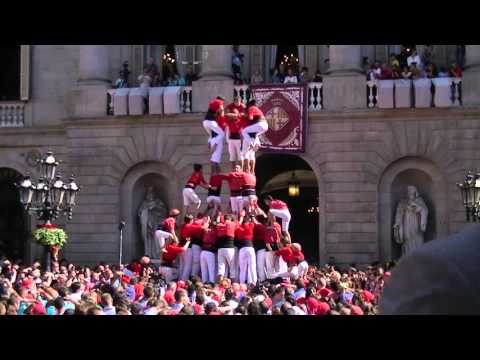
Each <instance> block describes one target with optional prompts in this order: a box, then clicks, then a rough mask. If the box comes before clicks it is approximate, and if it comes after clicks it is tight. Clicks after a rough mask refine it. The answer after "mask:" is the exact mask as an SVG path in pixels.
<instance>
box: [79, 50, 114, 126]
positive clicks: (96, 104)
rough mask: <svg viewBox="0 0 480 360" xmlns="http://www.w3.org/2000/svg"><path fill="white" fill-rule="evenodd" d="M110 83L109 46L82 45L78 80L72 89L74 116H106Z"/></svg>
mask: <svg viewBox="0 0 480 360" xmlns="http://www.w3.org/2000/svg"><path fill="white" fill-rule="evenodd" d="M110 85H111V82H110V79H109V64H108V47H107V46H106V45H80V46H79V64H78V80H77V84H76V86H75V87H74V89H73V91H72V102H73V104H72V105H73V106H72V112H73V113H72V115H73V117H99V116H106V114H107V89H108V88H110Z"/></svg>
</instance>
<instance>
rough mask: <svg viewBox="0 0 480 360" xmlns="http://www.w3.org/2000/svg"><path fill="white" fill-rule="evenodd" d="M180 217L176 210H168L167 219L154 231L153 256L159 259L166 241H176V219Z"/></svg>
mask: <svg viewBox="0 0 480 360" xmlns="http://www.w3.org/2000/svg"><path fill="white" fill-rule="evenodd" d="M178 215H180V211H179V210H178V209H172V210H170V213H169V215H168V217H167V218H166V219H165V220H163V222H162V224H161V225H160V226H159V227H158V229H157V230H156V231H155V240H156V241H155V244H154V245H153V246H152V247H153V248H154V249H153V251H154V254H153V255H154V256H158V257H160V255H161V251H162V249H163V247H164V246H165V242H166V240H167V239H176V238H177V235H176V233H175V228H176V222H177V217H178Z"/></svg>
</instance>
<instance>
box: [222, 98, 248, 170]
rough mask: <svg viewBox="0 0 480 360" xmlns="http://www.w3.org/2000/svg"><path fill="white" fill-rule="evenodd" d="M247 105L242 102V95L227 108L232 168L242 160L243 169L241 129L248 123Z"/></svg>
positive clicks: (227, 127)
mask: <svg viewBox="0 0 480 360" xmlns="http://www.w3.org/2000/svg"><path fill="white" fill-rule="evenodd" d="M245 110H246V107H245V105H244V104H243V103H242V99H241V98H240V96H238V95H237V96H235V97H234V98H233V103H231V104H230V105H228V106H227V108H226V123H225V125H226V129H228V140H227V141H228V152H229V154H230V162H231V163H232V170H234V169H235V165H237V163H238V162H240V165H241V166H242V169H243V157H242V152H241V148H242V140H241V133H240V132H241V130H242V128H243V127H244V126H245V125H246V123H245V121H244V116H245Z"/></svg>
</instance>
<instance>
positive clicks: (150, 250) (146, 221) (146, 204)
mask: <svg viewBox="0 0 480 360" xmlns="http://www.w3.org/2000/svg"><path fill="white" fill-rule="evenodd" d="M166 216H167V207H166V206H165V204H164V203H163V202H162V201H161V200H160V199H155V194H154V191H153V187H151V186H150V187H149V188H148V189H147V193H146V195H145V200H144V201H143V202H142V204H141V205H140V207H139V209H138V217H139V220H140V233H141V236H142V241H143V244H144V249H145V251H144V253H145V255H147V256H149V257H150V258H159V257H160V246H159V244H158V243H157V241H156V240H155V230H157V226H158V225H159V224H160V223H161V221H162V220H163V219H165V218H166Z"/></svg>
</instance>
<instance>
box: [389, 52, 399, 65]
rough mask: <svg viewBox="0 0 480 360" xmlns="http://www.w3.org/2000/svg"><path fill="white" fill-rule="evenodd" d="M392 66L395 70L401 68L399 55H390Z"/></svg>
mask: <svg viewBox="0 0 480 360" xmlns="http://www.w3.org/2000/svg"><path fill="white" fill-rule="evenodd" d="M390 66H391V67H392V69H393V68H395V67H400V61H398V58H397V55H395V53H390Z"/></svg>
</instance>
